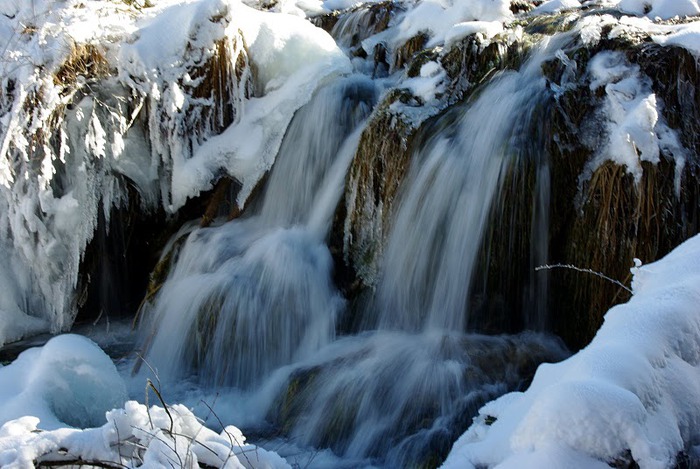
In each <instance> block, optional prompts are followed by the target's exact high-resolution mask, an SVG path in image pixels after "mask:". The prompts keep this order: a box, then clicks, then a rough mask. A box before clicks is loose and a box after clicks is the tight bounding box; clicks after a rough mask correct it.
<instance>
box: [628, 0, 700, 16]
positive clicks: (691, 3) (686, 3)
mask: <svg viewBox="0 0 700 469" xmlns="http://www.w3.org/2000/svg"><path fill="white" fill-rule="evenodd" d="M616 6H617V8H619V9H620V10H621V11H622V12H624V13H631V14H633V15H640V16H641V15H646V16H648V17H649V18H652V19H653V18H661V19H665V20H666V19H670V18H673V17H674V16H679V17H684V16H695V15H698V14H700V3H699V2H698V0H620V1H619V2H618V3H617V5H616Z"/></svg>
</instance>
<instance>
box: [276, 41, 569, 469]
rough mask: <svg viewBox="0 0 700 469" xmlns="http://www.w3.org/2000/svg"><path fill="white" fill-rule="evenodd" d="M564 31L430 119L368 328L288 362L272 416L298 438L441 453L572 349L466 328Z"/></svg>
mask: <svg viewBox="0 0 700 469" xmlns="http://www.w3.org/2000/svg"><path fill="white" fill-rule="evenodd" d="M566 40H568V39H567V37H566V36H565V37H561V38H558V39H557V40H556V41H554V42H555V43H547V42H546V43H543V44H542V45H541V47H540V48H539V49H538V50H536V51H535V52H534V53H533V56H532V57H531V58H530V60H529V61H528V62H527V63H526V64H525V65H524V66H523V69H522V70H521V71H520V72H507V73H504V74H502V75H501V76H499V77H497V78H496V79H494V80H493V81H492V82H491V83H490V84H489V85H488V86H487V87H486V88H485V89H484V90H482V91H481V93H480V94H479V95H478V97H477V98H476V99H475V100H474V101H472V102H470V103H466V104H465V105H463V106H460V107H459V108H457V109H454V110H453V111H450V112H448V113H447V114H446V115H444V116H442V117H441V118H438V119H437V120H436V121H435V122H434V123H433V124H432V125H429V126H427V127H426V129H425V131H424V132H425V134H424V135H426V137H425V138H424V139H423V143H422V144H421V145H419V147H418V150H417V152H416V154H415V155H414V156H413V158H412V165H414V166H413V169H412V171H411V174H410V175H409V177H408V179H407V181H406V185H405V186H404V189H403V195H402V197H401V200H400V202H399V206H398V207H399V208H398V211H397V214H396V217H395V220H394V223H393V224H392V232H391V233H390V235H389V240H388V244H387V249H386V255H385V259H384V273H383V278H382V281H381V282H380V284H379V287H378V292H377V295H376V297H377V299H376V301H375V302H374V304H373V305H372V306H371V307H370V308H368V310H367V311H364V312H359V313H358V314H363V313H364V314H365V315H367V316H368V318H367V319H365V320H364V321H363V323H364V325H365V327H364V329H365V330H366V332H364V333H361V334H360V335H358V336H356V337H348V338H342V339H339V340H337V341H335V342H334V343H332V344H330V345H329V346H327V347H324V348H323V349H322V350H321V351H319V353H317V354H316V355H315V357H314V358H311V359H309V360H307V361H305V362H302V363H300V364H298V365H296V366H295V367H293V368H292V369H291V370H284V371H283V373H287V374H288V378H287V380H286V388H285V389H286V390H285V391H282V392H280V393H279V394H278V397H277V399H276V400H274V402H272V403H270V404H269V409H270V410H269V412H268V419H269V420H272V421H273V422H276V423H278V424H279V425H280V426H282V427H291V431H290V432H289V436H290V437H291V438H292V439H293V440H294V441H296V442H300V443H302V444H308V445H311V446H314V447H330V448H332V449H333V451H334V452H336V453H338V454H342V455H344V456H345V457H349V458H356V459H359V460H361V459H363V458H369V461H365V463H372V464H375V463H378V464H383V465H386V466H387V467H406V466H407V465H412V464H413V465H420V464H423V463H425V464H428V465H432V464H435V462H437V461H439V459H440V456H439V455H440V454H444V453H445V452H446V451H447V450H448V449H449V447H450V445H451V444H452V442H453V441H454V439H455V438H456V437H457V436H458V435H459V434H460V432H461V431H463V430H464V429H465V428H466V426H468V424H469V422H470V419H471V416H472V415H474V414H475V412H476V410H477V409H478V408H479V406H481V405H482V404H483V403H485V402H487V401H488V400H490V399H493V398H494V397H496V396H498V395H500V394H502V393H504V392H506V390H511V389H515V388H517V387H518V386H520V385H522V379H523V378H522V377H523V376H528V375H529V373H531V372H532V371H533V370H534V367H535V366H536V363H539V362H541V361H545V360H557V359H561V358H563V357H564V356H565V354H566V352H565V351H564V350H563V349H562V348H561V346H560V345H559V344H558V343H557V342H556V341H555V340H553V339H551V338H548V337H546V336H541V335H535V334H530V333H528V334H520V335H517V336H512V337H487V336H481V335H476V334H468V333H466V331H467V330H468V328H467V326H468V322H467V320H466V319H467V318H466V316H467V314H468V312H469V307H468V299H469V291H468V290H469V288H468V287H469V285H470V278H471V276H472V274H473V273H474V270H475V268H476V266H477V260H478V259H477V258H478V254H479V249H480V246H481V240H482V237H483V234H484V231H485V228H486V223H487V221H488V218H489V213H490V208H491V203H492V200H493V199H494V198H495V196H496V194H497V193H498V191H499V187H500V185H501V183H502V179H503V173H504V171H505V169H506V168H507V167H508V164H511V163H512V162H513V161H515V160H517V159H518V158H526V157H528V156H529V155H530V153H531V151H532V149H531V148H526V146H525V145H523V142H521V141H520V132H521V131H522V130H523V128H528V127H529V126H530V122H528V118H529V117H533V118H534V116H535V114H534V113H532V112H531V111H532V110H533V109H536V108H537V106H539V105H542V103H543V102H544V101H545V100H546V99H547V97H548V92H547V88H546V83H545V80H544V78H543V77H542V75H541V72H540V67H541V64H542V62H543V61H544V60H546V59H548V58H550V57H552V56H553V54H554V52H555V51H556V50H558V49H559V48H560V47H561V46H562V44H563V42H564V41H566ZM545 167H546V165H544V166H543V167H542V168H541V170H540V171H539V173H540V174H541V177H540V182H541V183H543V184H544V185H546V182H547V181H546V177H545V176H546V174H547V171H546V169H545ZM536 197H537V198H541V196H539V195H537V196H536ZM536 202H537V200H536ZM542 202H543V201H541V200H540V201H539V203H540V204H541V203H542ZM540 208H541V207H540ZM537 210H538V209H537V208H536V209H535V212H537ZM533 217H534V218H535V219H536V221H540V222H542V221H545V222H546V215H543V214H541V213H535V214H534V215H533ZM535 251H536V249H535ZM545 254H546V253H545ZM540 255H542V253H536V254H535V256H536V257H537V256H540ZM372 329H376V330H374V331H373V330H372Z"/></svg>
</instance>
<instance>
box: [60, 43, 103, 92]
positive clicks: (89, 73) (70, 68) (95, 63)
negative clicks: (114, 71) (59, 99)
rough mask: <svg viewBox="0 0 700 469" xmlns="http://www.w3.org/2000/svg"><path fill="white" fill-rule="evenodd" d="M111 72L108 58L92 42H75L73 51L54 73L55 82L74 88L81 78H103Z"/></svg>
mask: <svg viewBox="0 0 700 469" xmlns="http://www.w3.org/2000/svg"><path fill="white" fill-rule="evenodd" d="M108 73H109V65H108V64H107V59H106V58H105V56H104V54H103V53H102V51H101V50H100V49H98V48H97V47H96V46H94V45H92V44H73V46H72V48H71V53H70V55H69V56H68V58H67V59H66V60H65V62H63V64H62V65H61V66H60V67H59V69H58V70H57V71H56V73H55V74H54V78H53V81H54V84H56V85H57V86H63V87H64V88H74V87H75V86H76V85H77V84H78V83H79V82H80V81H81V80H94V79H98V78H102V77H104V76H106V75H107V74H108Z"/></svg>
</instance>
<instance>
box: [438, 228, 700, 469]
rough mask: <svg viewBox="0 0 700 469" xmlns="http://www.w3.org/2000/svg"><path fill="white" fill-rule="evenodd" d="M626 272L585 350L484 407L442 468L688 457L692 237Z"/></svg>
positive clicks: (694, 316) (694, 425)
mask: <svg viewBox="0 0 700 469" xmlns="http://www.w3.org/2000/svg"><path fill="white" fill-rule="evenodd" d="M632 272H633V274H634V280H633V282H632V288H633V291H634V295H633V297H632V299H631V300H630V301H629V302H628V303H626V304H622V305H618V306H615V307H613V308H612V309H611V310H610V311H608V313H607V315H606V316H605V322H604V324H603V326H602V327H601V328H600V330H599V331H598V333H597V334H596V336H595V338H594V339H593V341H592V342H591V343H590V345H588V346H587V347H586V348H585V349H583V350H581V351H580V352H578V353H577V354H576V355H574V356H572V357H571V358H569V359H567V360H565V361H563V362H561V363H558V364H543V365H541V366H540V367H539V369H538V370H537V373H536V375H535V378H534V380H533V382H532V384H531V386H530V388H529V389H528V390H526V391H525V392H522V393H511V394H507V395H505V396H503V397H501V398H499V399H497V400H495V401H492V402H490V403H488V404H487V405H485V406H484V407H483V408H482V409H481V410H480V411H479V416H478V417H476V418H475V420H474V423H473V424H472V426H471V427H470V428H469V430H467V432H466V433H465V434H464V435H462V437H461V438H460V439H459V440H458V441H457V442H456V443H455V445H454V447H453V449H452V451H451V453H450V455H449V457H448V459H447V461H446V462H445V464H444V465H443V467H444V468H457V467H460V468H463V467H476V466H479V465H488V466H490V467H492V466H495V467H525V468H526V467H563V466H564V465H565V466H566V467H572V468H578V467H580V468H588V467H607V464H606V463H608V462H611V461H613V460H614V459H616V458H620V457H622V456H623V455H624V454H625V452H626V451H627V450H629V451H630V454H631V457H632V458H633V459H634V461H636V462H637V463H638V464H639V465H640V467H644V468H665V467H672V466H673V465H674V461H675V458H676V456H677V455H678V453H679V452H681V451H688V452H692V451H693V448H692V447H690V446H689V445H692V444H693V442H697V441H698V438H700V315H698V310H697V304H698V302H699V301H700V236H695V237H694V238H691V239H690V240H688V241H686V242H685V243H683V244H682V245H681V246H679V247H678V248H676V249H675V250H674V251H672V252H671V253H670V254H668V255H667V256H666V257H664V258H663V259H661V260H659V261H657V262H655V263H653V264H649V265H645V266H637V267H634V268H632ZM487 416H489V417H490V418H495V419H496V420H495V422H493V423H492V424H489V423H487V419H486V417H487ZM490 421H491V420H490V419H489V422H490ZM544 462H546V464H545V463H544Z"/></svg>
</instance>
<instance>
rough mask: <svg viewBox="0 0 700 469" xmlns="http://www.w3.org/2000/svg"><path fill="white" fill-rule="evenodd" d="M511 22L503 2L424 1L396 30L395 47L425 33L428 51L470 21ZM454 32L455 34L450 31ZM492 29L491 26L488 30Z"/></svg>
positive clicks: (506, 2) (506, 4) (507, 7)
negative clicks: (427, 37) (426, 34)
mask: <svg viewBox="0 0 700 469" xmlns="http://www.w3.org/2000/svg"><path fill="white" fill-rule="evenodd" d="M512 19H513V14H512V13H511V11H510V2H509V1H506V0H454V1H447V2H443V1H439V0H423V1H422V2H419V3H418V4H417V5H416V6H415V7H413V8H411V9H410V10H409V11H408V12H407V13H406V15H405V16H403V18H402V19H401V21H400V22H399V24H398V26H397V32H396V36H395V37H394V38H393V42H394V44H401V43H404V42H406V41H407V40H408V39H411V38H412V37H413V36H416V35H417V34H419V33H424V32H425V33H428V35H429V37H430V39H429V40H428V44H427V47H434V46H437V45H439V44H442V43H444V42H445V39H446V37H449V36H455V35H457V34H459V33H458V31H459V30H461V29H463V28H464V26H461V25H460V24H461V23H464V22H471V21H483V22H499V23H506V22H509V21H511V20H512ZM453 28H456V31H454V32H453V31H452V29H453ZM491 28H493V26H491Z"/></svg>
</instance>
